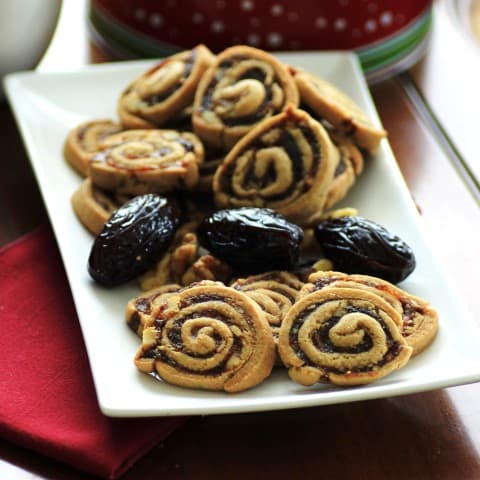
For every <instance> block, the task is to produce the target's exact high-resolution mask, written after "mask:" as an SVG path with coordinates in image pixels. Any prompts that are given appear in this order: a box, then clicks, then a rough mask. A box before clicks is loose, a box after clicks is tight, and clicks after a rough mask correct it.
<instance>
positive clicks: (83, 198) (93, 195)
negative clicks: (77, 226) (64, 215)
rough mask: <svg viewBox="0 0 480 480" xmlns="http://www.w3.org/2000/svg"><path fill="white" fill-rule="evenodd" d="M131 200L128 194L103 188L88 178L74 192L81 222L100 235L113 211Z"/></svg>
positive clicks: (76, 212) (74, 206)
mask: <svg viewBox="0 0 480 480" xmlns="http://www.w3.org/2000/svg"><path fill="white" fill-rule="evenodd" d="M127 200H129V197H127V196H123V197H122V196H121V195H116V194H113V193H111V192H107V191H105V190H101V189H100V188H98V187H96V186H95V185H93V184H92V181H91V180H90V179H89V178H86V179H85V180H84V181H83V182H82V183H81V184H80V186H79V187H78V188H77V190H75V192H73V195H72V198H71V203H72V208H73V211H74V212H75V214H76V215H77V218H78V219H79V220H80V222H81V223H82V224H83V225H84V226H85V227H86V228H87V229H88V230H89V231H90V232H91V233H93V234H94V235H98V234H99V233H100V232H101V231H102V229H103V226H104V224H105V222H106V221H107V220H108V219H109V218H110V216H111V215H112V213H113V212H114V211H115V210H116V209H117V208H119V207H120V206H121V205H123V203H125V202H126V201H127Z"/></svg>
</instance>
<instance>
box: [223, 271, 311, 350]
mask: <svg viewBox="0 0 480 480" xmlns="http://www.w3.org/2000/svg"><path fill="white" fill-rule="evenodd" d="M302 286H303V282H301V281H300V280H299V278H298V277H297V276H296V275H294V274H293V273H290V272H284V271H273V272H265V273H260V274H258V275H251V276H249V277H246V278H238V279H237V280H235V281H234V282H233V283H232V284H231V287H232V288H235V289H236V290H240V291H242V292H244V293H246V294H247V295H248V296H249V297H250V298H251V299H253V300H254V301H255V302H256V303H257V304H258V306H259V307H260V308H261V309H262V310H263V312H264V313H265V316H266V319H267V321H268V323H269V324H270V328H271V329H272V333H273V338H274V340H275V342H277V341H278V333H279V330H280V325H281V323H282V321H283V319H284V317H285V315H286V314H287V312H288V310H289V309H290V307H291V306H292V305H293V304H294V302H295V299H296V298H297V294H298V292H299V291H300V289H301V288H302Z"/></svg>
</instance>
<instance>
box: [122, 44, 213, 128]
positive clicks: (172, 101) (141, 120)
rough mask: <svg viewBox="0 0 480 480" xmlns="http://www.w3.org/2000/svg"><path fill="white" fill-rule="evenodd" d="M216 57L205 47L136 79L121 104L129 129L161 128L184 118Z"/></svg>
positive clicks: (200, 46)
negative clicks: (204, 75) (201, 80)
mask: <svg viewBox="0 0 480 480" xmlns="http://www.w3.org/2000/svg"><path fill="white" fill-rule="evenodd" d="M214 59H215V56H214V55H213V54H212V53H211V52H210V50H209V49H208V48H207V47H205V46H204V45H198V46H197V47H195V48H194V49H192V50H187V51H184V52H180V53H178V54H176V55H172V56H170V57H167V58H166V59H164V60H162V61H161V62H159V63H158V64H156V65H155V66H153V67H152V68H150V69H149V70H148V71H146V72H145V73H143V74H142V75H141V76H139V77H138V78H136V79H135V80H134V81H133V82H132V83H131V84H130V85H129V86H128V87H127V88H126V89H125V91H124V92H123V93H122V95H121V96H120V98H119V101H118V115H119V117H120V121H121V123H122V125H123V126H124V127H125V128H129V129H144V128H157V127H160V126H164V125H166V124H169V123H171V122H172V121H175V119H176V118H178V117H182V116H184V115H183V113H184V112H185V111H186V109H187V110H188V107H190V106H191V105H192V103H193V98H194V96H195V90H196V88H197V85H198V82H199V81H200V79H201V77H202V75H203V73H204V72H205V70H206V69H207V68H208V67H209V66H210V65H211V64H212V63H213V61H214Z"/></svg>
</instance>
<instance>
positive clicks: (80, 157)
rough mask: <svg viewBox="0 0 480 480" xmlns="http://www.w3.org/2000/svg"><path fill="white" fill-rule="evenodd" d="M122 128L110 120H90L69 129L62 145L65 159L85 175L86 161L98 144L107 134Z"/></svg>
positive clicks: (88, 160)
mask: <svg viewBox="0 0 480 480" xmlns="http://www.w3.org/2000/svg"><path fill="white" fill-rule="evenodd" d="M121 130H122V128H121V127H120V125H118V124H117V123H115V122H112V121H111V120H91V121H88V122H84V123H81V124H80V125H78V126H77V127H75V128H74V129H73V130H71V131H70V132H69V133H68V135H67V138H66V140H65V144H64V146H63V155H64V157H65V160H67V162H68V163H69V164H70V165H71V166H72V167H73V168H74V169H75V170H76V171H77V172H78V173H80V174H81V175H83V176H86V175H87V170H88V163H89V162H90V158H91V155H92V153H93V152H95V151H96V150H97V148H98V145H99V144H100V143H101V142H102V141H103V140H104V139H105V138H106V137H108V136H109V135H113V134H114V133H118V132H120V131H121Z"/></svg>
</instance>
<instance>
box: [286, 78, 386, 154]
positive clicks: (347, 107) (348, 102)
mask: <svg viewBox="0 0 480 480" xmlns="http://www.w3.org/2000/svg"><path fill="white" fill-rule="evenodd" d="M294 78H295V81H296V83H297V86H298V90H299V92H300V98H301V100H302V102H303V103H305V104H306V105H307V106H308V108H309V109H310V110H311V111H312V112H314V113H315V115H316V116H318V117H319V118H321V119H324V120H326V121H327V122H329V123H330V124H331V125H332V126H333V127H334V128H335V129H338V131H339V133H341V134H343V135H346V136H348V137H349V138H352V139H353V140H354V141H355V143H356V144H357V145H358V146H359V147H360V148H362V149H365V150H366V151H368V152H369V153H374V152H375V151H376V150H377V149H378V147H379V145H380V141H381V140H382V138H384V137H386V135H387V133H386V132H385V130H383V129H382V128H379V127H377V126H375V125H374V123H373V122H372V121H371V120H370V118H369V117H368V116H367V115H366V113H365V112H364V111H363V110H362V109H361V108H360V107H359V106H358V105H357V104H356V103H355V102H354V101H353V100H352V99H351V98H350V97H349V96H348V95H346V94H345V93H344V92H343V91H341V90H340V89H339V88H337V87H336V86H335V85H333V84H331V83H330V82H328V81H327V80H324V79H323V78H320V77H319V76H317V75H313V74H311V73H308V72H305V71H303V70H295V71H294Z"/></svg>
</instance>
